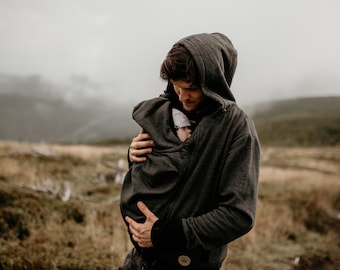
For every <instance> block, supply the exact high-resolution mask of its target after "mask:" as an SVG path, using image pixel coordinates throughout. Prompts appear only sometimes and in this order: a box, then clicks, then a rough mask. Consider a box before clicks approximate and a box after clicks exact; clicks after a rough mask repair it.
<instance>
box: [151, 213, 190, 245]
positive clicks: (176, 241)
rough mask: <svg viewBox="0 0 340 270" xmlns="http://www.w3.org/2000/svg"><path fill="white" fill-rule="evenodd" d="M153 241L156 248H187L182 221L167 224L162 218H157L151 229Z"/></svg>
mask: <svg viewBox="0 0 340 270" xmlns="http://www.w3.org/2000/svg"><path fill="white" fill-rule="evenodd" d="M151 241H152V244H153V246H154V247H155V248H176V249H178V248H185V246H186V239H185V236H184V230H183V226H182V222H181V221H180V220H179V221H178V222H174V223H168V224H167V223H166V222H165V221H163V220H161V219H159V220H157V221H156V222H155V223H154V225H153V227H152V230H151Z"/></svg>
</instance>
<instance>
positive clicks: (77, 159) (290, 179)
mask: <svg viewBox="0 0 340 270" xmlns="http://www.w3.org/2000/svg"><path fill="white" fill-rule="evenodd" d="M126 149H127V146H124V145H114V146H106V147H104V146H86V145H83V146H82V145H75V146H71V145H45V144H24V143H15V142H0V270H1V269H6V270H7V269H65V270H76V269H77V270H80V269H91V270H92V269H98V270H99V269H117V268H118V265H119V264H120V263H121V262H122V260H123V259H124V257H125V255H126V253H127V252H128V250H129V249H130V248H131V245H130V243H129V240H128V237H127V234H126V228H125V225H124V224H123V222H122V219H121V217H120V212H119V197H118V195H119V191H120V187H121V185H120V184H119V183H118V182H119V181H120V179H121V176H122V173H123V172H124V169H126V166H127V164H126V163H122V160H125V157H126ZM339 235H340V147H322V148H311V147H309V148H283V147H282V148H279V147H264V148H263V149H262V164H261V175H260V186H259V201H258V211H257V217H256V224H255V227H254V229H253V230H252V231H251V232H250V233H249V234H247V235H246V236H244V237H242V238H240V239H238V240H236V241H234V242H233V243H231V245H230V250H229V256H228V259H227V260H226V261H225V263H224V265H223V268H222V269H223V270H226V269H228V270H236V269H239V270H244V269H256V270H257V269H259V270H261V269H280V270H284V269H340V252H339V247H340V236H339Z"/></svg>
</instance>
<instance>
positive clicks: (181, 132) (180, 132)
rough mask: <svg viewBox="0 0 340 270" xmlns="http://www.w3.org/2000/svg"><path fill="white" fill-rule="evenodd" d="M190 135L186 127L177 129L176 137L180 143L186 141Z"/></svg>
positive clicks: (190, 131)
mask: <svg viewBox="0 0 340 270" xmlns="http://www.w3.org/2000/svg"><path fill="white" fill-rule="evenodd" d="M191 134H192V130H191V129H190V128H188V127H182V128H179V129H177V136H178V138H179V139H180V140H181V141H182V142H184V141H185V140H186V139H188V138H189V137H190V136H191Z"/></svg>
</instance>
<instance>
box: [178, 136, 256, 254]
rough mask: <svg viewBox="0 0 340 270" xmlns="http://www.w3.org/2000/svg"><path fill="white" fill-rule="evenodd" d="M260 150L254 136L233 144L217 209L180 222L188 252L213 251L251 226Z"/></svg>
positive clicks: (222, 179) (245, 231) (238, 140)
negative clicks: (190, 250) (201, 248)
mask: <svg viewBox="0 0 340 270" xmlns="http://www.w3.org/2000/svg"><path fill="white" fill-rule="evenodd" d="M259 162H260V146H259V142H258V138H257V135H256V134H255V135H254V134H247V135H243V136H241V137H239V138H238V139H237V140H235V141H234V142H233V143H232V145H231V147H230V150H229V151H228V153H226V158H225V161H224V166H223V169H222V174H221V179H220V182H219V186H218V188H219V192H218V195H217V196H218V198H217V206H216V207H215V209H212V210H211V211H209V212H207V213H204V214H202V215H200V216H195V217H189V218H184V219H182V225H183V231H184V235H185V238H186V243H187V248H189V249H192V248H195V247H199V246H201V247H203V248H205V249H211V248H216V247H219V246H221V245H225V244H227V243H229V242H231V241H233V240H235V239H236V238H238V237H240V236H242V235H244V234H246V233H247V232H248V231H250V230H251V228H252V227H253V225H254V220H255V211H256V201H257V185H258V177H259Z"/></svg>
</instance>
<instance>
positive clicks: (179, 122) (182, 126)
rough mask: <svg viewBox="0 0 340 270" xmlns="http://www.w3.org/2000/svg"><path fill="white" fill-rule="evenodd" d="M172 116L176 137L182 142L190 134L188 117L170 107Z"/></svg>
mask: <svg viewBox="0 0 340 270" xmlns="http://www.w3.org/2000/svg"><path fill="white" fill-rule="evenodd" d="M172 118H173V120H174V126H175V129H176V131H177V136H178V138H179V139H180V140H181V141H182V142H183V141H185V140H186V139H188V138H189V137H190V136H191V133H192V130H191V129H190V126H191V124H190V121H189V119H188V117H186V115H185V114H184V113H182V112H181V111H179V110H177V109H172Z"/></svg>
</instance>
